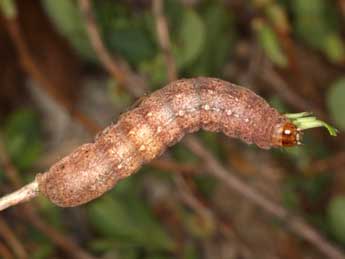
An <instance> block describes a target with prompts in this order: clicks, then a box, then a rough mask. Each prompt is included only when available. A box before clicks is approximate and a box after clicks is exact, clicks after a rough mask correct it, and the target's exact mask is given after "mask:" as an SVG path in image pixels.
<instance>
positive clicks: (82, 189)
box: [36, 77, 300, 207]
mask: <svg viewBox="0 0 345 259" xmlns="http://www.w3.org/2000/svg"><path fill="white" fill-rule="evenodd" d="M200 128H202V129H205V130H209V131H214V132H219V131H221V132H223V133H224V134H225V135H227V136H229V137H235V138H240V139H242V140H243V141H245V142H246V143H255V144H256V145H258V146H259V147H261V148H264V149H268V148H270V147H282V146H293V145H296V144H298V143H299V138H300V135H299V131H298V129H297V128H296V126H295V125H294V124H293V123H292V122H290V121H289V120H288V119H287V118H286V117H285V116H283V115H281V114H279V113H278V112H277V111H276V110H275V109H273V108H271V107H270V106H269V105H268V104H267V103H266V101H265V100H264V99H262V98H261V97H259V96H257V95H256V94H255V93H253V92H252V91H250V90H248V89H246V88H243V87H240V86H237V85H234V84H231V83H228V82H225V81H222V80H219V79H214V78H203V77H200V78H195V79H184V80H178V81H175V82H172V83H170V84H169V85H167V86H166V87H164V88H162V89H160V90H158V91H156V92H154V93H152V94H151V95H150V96H148V97H146V98H145V99H144V100H143V101H142V102H141V103H140V104H139V105H138V106H137V107H135V108H134V109H133V110H131V111H129V112H127V113H125V114H123V115H122V116H121V117H120V119H119V121H118V122H117V123H116V124H114V125H111V126H109V127H107V128H106V129H105V130H103V132H101V133H100V134H98V136H96V139H95V142H94V143H89V144H84V145H82V146H80V147H79V148H77V149H76V150H75V151H74V152H73V153H71V154H70V155H68V156H66V157H65V158H63V159H62V160H61V161H59V162H57V163H56V164H54V165H53V166H52V167H51V168H50V169H49V171H48V172H46V173H44V174H39V175H38V176H37V178H36V180H37V182H38V185H39V190H40V192H42V193H43V194H44V195H45V196H46V197H48V198H49V199H50V200H51V201H52V202H53V203H55V204H57V205H59V206H62V207H72V206H77V205H80V204H83V203H86V202H88V201H90V200H93V199H95V198H97V197H99V196H101V195H102V194H103V193H105V192H106V191H108V190H109V189H111V188H112V187H113V186H114V185H115V184H116V182H118V181H119V180H120V179H122V178H125V177H127V176H129V175H131V174H133V173H134V172H135V171H136V170H138V169H139V168H140V167H141V165H142V164H144V163H147V162H149V161H151V160H152V159H154V158H155V157H157V156H159V155H160V154H162V153H163V152H164V150H165V149H166V148H167V147H169V146H172V145H174V144H175V143H176V142H178V141H179V140H180V139H181V138H182V137H183V136H184V135H185V134H186V133H191V132H194V131H197V130H199V129H200Z"/></svg>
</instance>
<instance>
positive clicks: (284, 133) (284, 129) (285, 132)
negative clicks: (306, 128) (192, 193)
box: [272, 121, 302, 147]
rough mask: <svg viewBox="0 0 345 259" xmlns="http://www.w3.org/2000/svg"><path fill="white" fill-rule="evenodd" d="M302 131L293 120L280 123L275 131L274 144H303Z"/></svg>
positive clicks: (287, 145)
mask: <svg viewBox="0 0 345 259" xmlns="http://www.w3.org/2000/svg"><path fill="white" fill-rule="evenodd" d="M301 139H302V132H301V130H300V129H299V128H297V126H296V125H295V124H293V123H292V122H289V121H288V122H284V123H280V124H278V125H277V126H276V127H275V129H274V132H273V139H272V141H273V144H274V146H276V147H293V146H296V145H300V144H301Z"/></svg>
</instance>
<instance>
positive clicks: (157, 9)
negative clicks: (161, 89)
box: [152, 0, 177, 81]
mask: <svg viewBox="0 0 345 259" xmlns="http://www.w3.org/2000/svg"><path fill="white" fill-rule="evenodd" d="M163 9H164V6H163V1H162V0H152V12H153V16H154V17H155V20H156V32H157V38H158V43H159V45H160V47H161V49H162V52H163V55H164V58H165V63H166V65H167V72H168V79H169V81H174V80H176V79H177V69H176V62H175V59H174V56H173V54H172V51H171V42H170V33H169V27H168V23H167V20H166V17H165V15H164V10H163Z"/></svg>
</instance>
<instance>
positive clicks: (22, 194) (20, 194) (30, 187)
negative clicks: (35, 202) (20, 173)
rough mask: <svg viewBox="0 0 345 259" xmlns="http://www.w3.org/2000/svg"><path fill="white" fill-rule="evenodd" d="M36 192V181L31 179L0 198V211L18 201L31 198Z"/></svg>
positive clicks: (37, 191)
mask: <svg viewBox="0 0 345 259" xmlns="http://www.w3.org/2000/svg"><path fill="white" fill-rule="evenodd" d="M38 193H39V190H38V183H37V182H36V181H33V182H31V183H29V184H27V185H25V186H23V187H22V188H20V189H19V190H17V191H15V192H12V193H10V194H8V195H5V196H3V197H2V198H1V199H0V211H2V210H4V209H6V208H8V207H11V206H14V205H17V204H19V203H22V202H25V201H28V200H31V199H32V198H34V197H36V196H37V195H38Z"/></svg>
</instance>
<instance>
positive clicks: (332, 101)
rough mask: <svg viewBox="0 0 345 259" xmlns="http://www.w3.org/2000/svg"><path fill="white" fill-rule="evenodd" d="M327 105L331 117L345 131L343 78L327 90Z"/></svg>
mask: <svg viewBox="0 0 345 259" xmlns="http://www.w3.org/2000/svg"><path fill="white" fill-rule="evenodd" d="M327 105H328V108H329V111H330V113H331V116H332V117H333V119H334V121H335V122H336V124H337V126H339V127H340V128H341V129H342V130H345V116H344V111H345V78H339V79H338V80H337V81H336V82H334V83H333V84H331V86H330V88H329V90H328V96H327Z"/></svg>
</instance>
